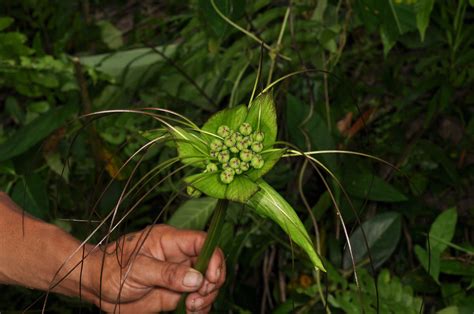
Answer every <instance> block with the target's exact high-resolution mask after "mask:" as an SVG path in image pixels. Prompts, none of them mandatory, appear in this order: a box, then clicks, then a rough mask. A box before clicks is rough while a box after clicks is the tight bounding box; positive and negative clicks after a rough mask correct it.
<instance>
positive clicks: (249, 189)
mask: <svg viewBox="0 0 474 314" xmlns="http://www.w3.org/2000/svg"><path fill="white" fill-rule="evenodd" d="M184 181H185V182H186V183H188V184H190V185H192V186H193V187H194V188H196V189H198V190H199V191H201V192H202V193H204V194H206V195H209V196H211V197H215V198H218V199H228V200H230V201H234V202H239V203H245V202H247V200H248V199H249V198H250V197H251V196H252V195H254V194H255V192H257V191H258V186H257V184H256V183H255V182H253V181H252V180H250V179H248V178H247V177H246V176H236V177H235V178H234V180H233V181H232V183H230V184H224V183H222V181H221V180H220V178H219V173H217V172H213V173H208V172H204V173H198V174H195V175H191V176H189V177H186V178H185V179H184Z"/></svg>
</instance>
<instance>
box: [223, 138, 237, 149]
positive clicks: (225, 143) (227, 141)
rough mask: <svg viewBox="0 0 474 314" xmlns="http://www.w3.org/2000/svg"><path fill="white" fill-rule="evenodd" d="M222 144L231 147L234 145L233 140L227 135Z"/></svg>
mask: <svg viewBox="0 0 474 314" xmlns="http://www.w3.org/2000/svg"><path fill="white" fill-rule="evenodd" d="M224 145H225V146H227V147H229V148H231V147H232V146H235V140H234V139H232V138H230V137H228V138H226V139H225V140H224Z"/></svg>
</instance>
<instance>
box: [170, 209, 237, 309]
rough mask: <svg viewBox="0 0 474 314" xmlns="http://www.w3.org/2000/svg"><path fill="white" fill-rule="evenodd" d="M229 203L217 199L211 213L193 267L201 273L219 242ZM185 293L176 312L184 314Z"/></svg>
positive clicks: (203, 272)
mask: <svg viewBox="0 0 474 314" xmlns="http://www.w3.org/2000/svg"><path fill="white" fill-rule="evenodd" d="M228 205H229V201H228V200H218V201H217V204H216V208H215V209H214V214H213V215H212V219H211V223H210V225H209V229H208V230H207V238H206V241H205V242H204V246H203V247H202V250H201V254H199V256H198V259H197V262H196V265H194V269H196V270H197V271H199V272H200V273H202V274H205V273H206V270H207V265H208V264H209V260H210V259H211V256H212V254H213V253H214V251H215V249H216V247H217V243H218V242H219V236H220V234H221V231H222V226H223V225H224V218H225V211H226V209H227V206H228ZM187 296H188V294H187V293H185V294H183V295H182V297H181V300H180V301H179V303H178V307H177V308H176V311H175V313H176V314H186V297H187Z"/></svg>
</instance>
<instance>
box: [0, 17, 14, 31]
mask: <svg viewBox="0 0 474 314" xmlns="http://www.w3.org/2000/svg"><path fill="white" fill-rule="evenodd" d="M13 21H15V20H14V19H13V18H11V17H9V16H4V17H0V32H1V31H3V30H4V29H5V28H7V27H8V26H10V25H11V24H12V23H13Z"/></svg>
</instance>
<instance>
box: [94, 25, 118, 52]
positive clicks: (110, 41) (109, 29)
mask: <svg viewBox="0 0 474 314" xmlns="http://www.w3.org/2000/svg"><path fill="white" fill-rule="evenodd" d="M97 26H98V27H99V28H100V34H101V36H102V41H103V42H104V44H106V45H107V47H109V48H110V49H118V48H120V47H122V46H123V39H122V32H120V30H118V29H117V28H116V27H115V26H114V25H113V24H112V23H110V22H109V21H99V22H97Z"/></svg>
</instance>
